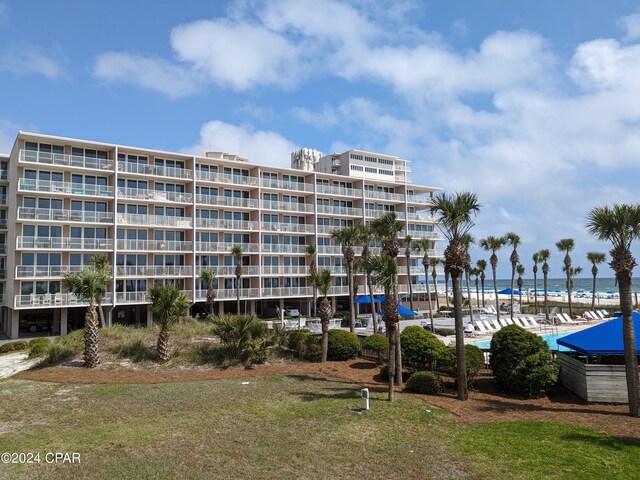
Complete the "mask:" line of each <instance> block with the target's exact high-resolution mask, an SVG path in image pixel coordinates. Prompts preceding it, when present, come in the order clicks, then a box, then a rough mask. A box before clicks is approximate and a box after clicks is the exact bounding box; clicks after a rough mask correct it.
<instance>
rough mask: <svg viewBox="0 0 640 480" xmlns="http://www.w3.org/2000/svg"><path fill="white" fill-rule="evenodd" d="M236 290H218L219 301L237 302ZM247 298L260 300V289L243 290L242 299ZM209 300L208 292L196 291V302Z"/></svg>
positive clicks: (241, 291)
mask: <svg viewBox="0 0 640 480" xmlns="http://www.w3.org/2000/svg"><path fill="white" fill-rule="evenodd" d="M235 298H236V289H235V288H226V289H225V288H220V289H217V290H216V299H217V300H235ZM246 298H260V289H259V288H241V289H240V299H246ZM206 299H207V291H206V290H196V301H205V300H206Z"/></svg>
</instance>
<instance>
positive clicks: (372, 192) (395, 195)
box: [364, 190, 404, 202]
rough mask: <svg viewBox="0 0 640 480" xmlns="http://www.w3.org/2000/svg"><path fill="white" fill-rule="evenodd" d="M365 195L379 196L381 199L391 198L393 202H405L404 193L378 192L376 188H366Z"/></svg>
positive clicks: (370, 196)
mask: <svg viewBox="0 0 640 480" xmlns="http://www.w3.org/2000/svg"><path fill="white" fill-rule="evenodd" d="M364 196H365V197H366V198H377V199H380V200H390V201H393V202H404V195H403V194H402V193H389V192H378V191H376V190H365V191H364Z"/></svg>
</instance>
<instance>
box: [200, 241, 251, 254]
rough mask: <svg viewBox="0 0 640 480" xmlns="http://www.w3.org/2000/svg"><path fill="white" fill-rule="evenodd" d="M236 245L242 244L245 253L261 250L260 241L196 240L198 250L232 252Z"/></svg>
mask: <svg viewBox="0 0 640 480" xmlns="http://www.w3.org/2000/svg"><path fill="white" fill-rule="evenodd" d="M234 245H240V248H242V251H243V252H244V253H258V252H260V245H259V244H258V243H225V242H196V251H197V252H198V253H201V252H220V253H231V249H232V248H233V246H234Z"/></svg>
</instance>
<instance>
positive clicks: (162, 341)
mask: <svg viewBox="0 0 640 480" xmlns="http://www.w3.org/2000/svg"><path fill="white" fill-rule="evenodd" d="M157 350H158V358H159V359H160V361H161V362H166V361H167V360H169V329H168V328H167V327H165V326H164V325H163V326H162V327H160V334H159V335H158V345H157Z"/></svg>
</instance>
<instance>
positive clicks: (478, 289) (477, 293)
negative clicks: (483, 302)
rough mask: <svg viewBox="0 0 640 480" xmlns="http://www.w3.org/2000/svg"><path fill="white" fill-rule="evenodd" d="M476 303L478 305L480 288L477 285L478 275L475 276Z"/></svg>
mask: <svg viewBox="0 0 640 480" xmlns="http://www.w3.org/2000/svg"><path fill="white" fill-rule="evenodd" d="M476 305H477V306H480V288H479V287H478V277H476Z"/></svg>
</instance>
